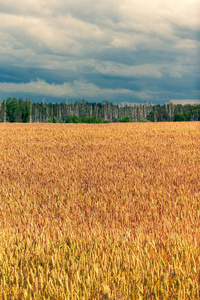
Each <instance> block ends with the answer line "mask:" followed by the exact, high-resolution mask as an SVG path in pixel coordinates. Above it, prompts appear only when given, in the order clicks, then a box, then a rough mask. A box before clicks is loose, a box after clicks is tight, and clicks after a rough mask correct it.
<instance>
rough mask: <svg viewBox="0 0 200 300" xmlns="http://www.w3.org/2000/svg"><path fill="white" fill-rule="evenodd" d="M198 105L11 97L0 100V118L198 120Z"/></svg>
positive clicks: (64, 121)
mask: <svg viewBox="0 0 200 300" xmlns="http://www.w3.org/2000/svg"><path fill="white" fill-rule="evenodd" d="M199 120H200V105H189V104H188V105H184V106H183V105H181V104H177V105H175V104H173V103H168V104H163V105H160V104H156V105H151V104H147V103H143V104H129V105H128V104H127V105H117V104H113V103H109V102H103V103H89V102H86V101H85V100H82V101H78V102H76V103H75V104H67V103H60V104H58V103H56V104H53V103H44V102H43V103H34V102H32V101H30V100H28V99H26V100H23V99H22V98H19V99H17V98H11V97H9V98H8V99H7V100H4V101H3V102H0V122H21V123H27V122H30V123H32V122H34V123H36V122H40V123H42V122H53V123H57V122H60V123H103V122H148V121H149V122H166V121H169V122H174V121H199Z"/></svg>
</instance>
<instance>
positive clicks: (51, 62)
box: [0, 0, 200, 104]
mask: <svg viewBox="0 0 200 300" xmlns="http://www.w3.org/2000/svg"><path fill="white" fill-rule="evenodd" d="M199 16H200V0H176V1H174V0H167V1H166V0H139V1H138V0H98V1H97V0H84V1H83V0H18V1H13V0H0V20H1V23H0V101H2V100H5V99H6V98H7V97H9V96H11V97H17V98H19V97H22V98H28V99H32V101H35V102H41V101H42V99H45V101H46V102H63V101H66V100H67V101H68V103H70V102H72V103H73V101H77V100H82V99H85V100H86V101H88V102H102V101H105V100H106V101H109V102H113V103H118V104H119V103H127V102H128V103H129V102H130V103H143V102H144V101H145V102H147V103H152V104H164V103H168V102H174V103H183V104H186V103H192V104H193V103H199V104H200V17H199Z"/></svg>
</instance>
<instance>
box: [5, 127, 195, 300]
mask: <svg viewBox="0 0 200 300" xmlns="http://www.w3.org/2000/svg"><path fill="white" fill-rule="evenodd" d="M0 174H1V176H0V229H1V230H0V297H1V299H81V300H82V299H88V300H91V299H199V298H200V123H199V122H189V123H147V124H146V123H131V124H99V125H97V124H94V125H85V124H24V125H23V124H0Z"/></svg>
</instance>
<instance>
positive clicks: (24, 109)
mask: <svg viewBox="0 0 200 300" xmlns="http://www.w3.org/2000/svg"><path fill="white" fill-rule="evenodd" d="M19 116H20V121H21V122H22V123H28V122H29V119H30V101H28V100H25V101H24V100H23V99H22V98H20V99H19Z"/></svg>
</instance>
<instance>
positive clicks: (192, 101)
mask: <svg viewBox="0 0 200 300" xmlns="http://www.w3.org/2000/svg"><path fill="white" fill-rule="evenodd" d="M170 102H171V103H174V104H182V105H187V104H191V105H194V104H198V105H200V99H172V100H171V101H170Z"/></svg>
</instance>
